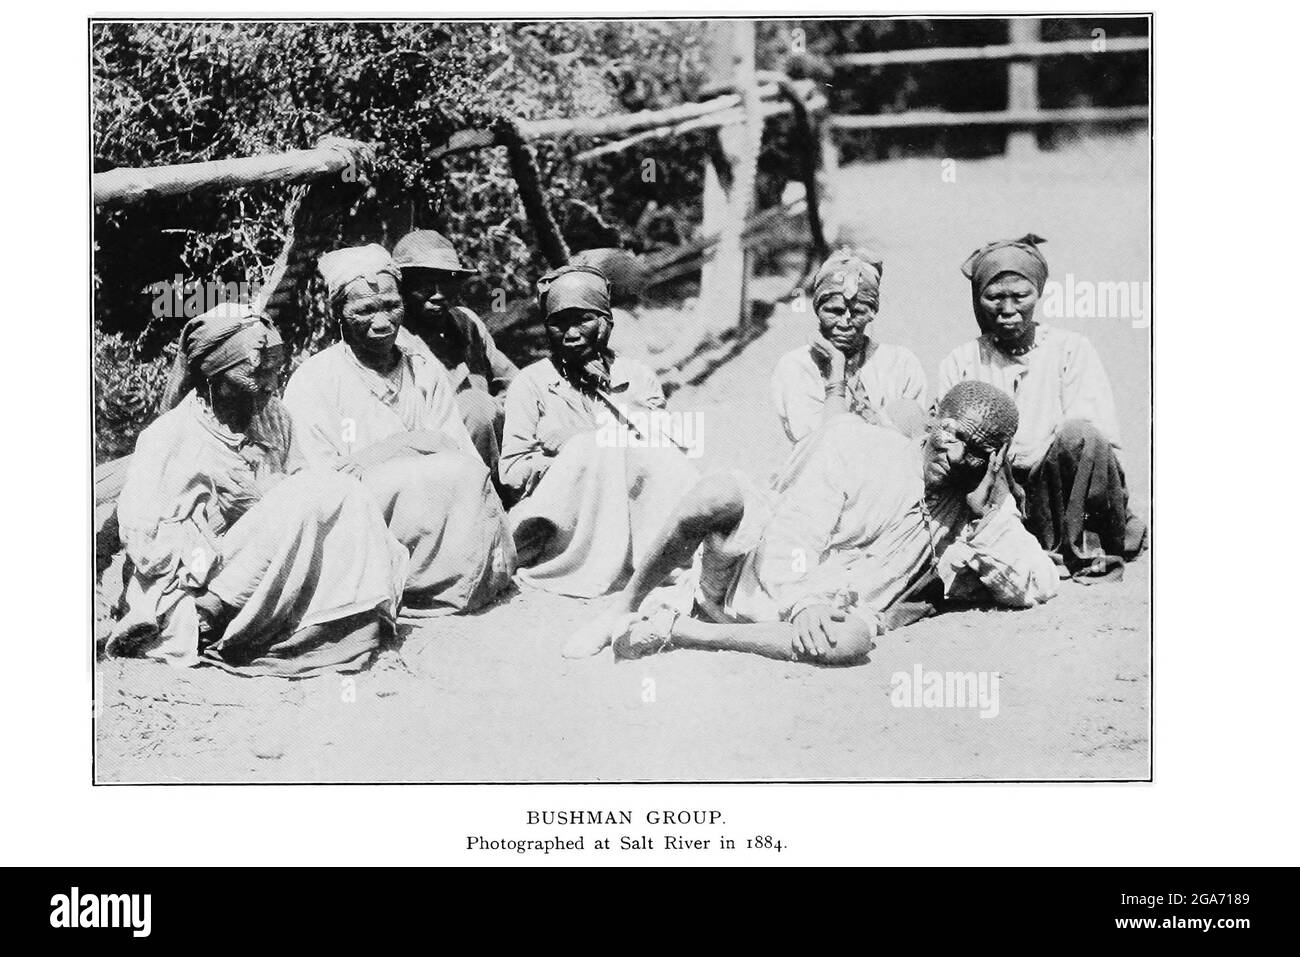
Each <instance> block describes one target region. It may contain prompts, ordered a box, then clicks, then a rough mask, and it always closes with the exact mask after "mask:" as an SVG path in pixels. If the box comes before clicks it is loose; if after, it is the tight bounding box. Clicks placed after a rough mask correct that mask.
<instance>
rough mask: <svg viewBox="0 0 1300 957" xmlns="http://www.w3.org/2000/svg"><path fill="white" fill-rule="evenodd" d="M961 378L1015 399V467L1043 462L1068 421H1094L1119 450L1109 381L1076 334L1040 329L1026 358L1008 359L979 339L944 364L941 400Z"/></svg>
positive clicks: (986, 339) (984, 338) (1089, 345)
mask: <svg viewBox="0 0 1300 957" xmlns="http://www.w3.org/2000/svg"><path fill="white" fill-rule="evenodd" d="M963 379H978V380H980V381H981V382H987V383H989V384H990V385H994V386H997V387H998V388H999V389H1001V390H1002V391H1003V392H1005V393H1006V394H1007V395H1009V396H1011V397H1012V398H1013V399H1015V402H1016V409H1017V410H1018V411H1019V412H1020V428H1019V429H1018V430H1017V431H1016V437H1015V440H1014V441H1012V443H1011V463H1012V465H1014V466H1016V467H1017V468H1023V469H1032V468H1033V467H1034V466H1036V465H1037V464H1038V463H1039V462H1041V461H1042V460H1043V457H1044V456H1045V455H1046V454H1047V449H1048V447H1049V446H1050V445H1051V444H1052V440H1053V439H1054V438H1055V436H1056V433H1057V430H1058V429H1059V428H1060V427H1061V425H1062V424H1063V423H1065V422H1066V421H1067V420H1069V419H1084V420H1086V421H1088V422H1091V423H1092V424H1093V425H1094V426H1096V427H1097V430H1098V431H1099V432H1101V434H1102V435H1104V436H1105V437H1106V438H1107V440H1108V441H1109V442H1110V444H1111V446H1112V447H1114V448H1115V449H1116V451H1117V452H1118V450H1119V447H1120V433H1119V424H1118V420H1117V419H1116V416H1115V398H1114V396H1113V395H1112V394H1111V389H1110V379H1109V378H1107V376H1106V370H1105V369H1104V368H1102V365H1101V360H1100V359H1099V358H1098V357H1097V351H1096V349H1094V348H1093V346H1092V343H1090V342H1089V341H1088V340H1087V339H1085V338H1084V337H1083V336H1081V335H1079V334H1078V333H1077V332H1070V331H1068V330H1066V329H1057V328H1055V327H1053V326H1046V325H1039V326H1038V328H1037V329H1036V330H1035V334H1034V347H1033V348H1032V349H1030V350H1029V351H1028V352H1027V353H1025V354H1024V355H1023V356H1009V355H1007V354H1006V353H1005V352H1003V351H1002V350H1001V349H999V348H998V347H997V346H996V345H994V344H993V339H992V337H990V336H980V337H979V338H978V339H975V340H972V341H971V342H968V343H966V344H965V345H962V346H959V347H957V348H956V349H954V350H953V351H952V352H951V353H949V354H948V357H947V358H946V359H944V360H943V362H942V363H940V365H939V384H938V393H937V394H938V396H939V398H943V396H944V395H945V394H946V393H947V391H948V390H949V389H951V388H952V387H953V386H954V385H956V384H957V383H958V382H960V381H962V380H963Z"/></svg>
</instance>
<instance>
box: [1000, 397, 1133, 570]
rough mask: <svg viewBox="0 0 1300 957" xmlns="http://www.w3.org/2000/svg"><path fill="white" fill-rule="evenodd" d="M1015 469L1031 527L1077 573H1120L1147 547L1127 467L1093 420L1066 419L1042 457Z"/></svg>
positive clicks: (1014, 472) (1039, 539)
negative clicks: (1031, 465)
mask: <svg viewBox="0 0 1300 957" xmlns="http://www.w3.org/2000/svg"><path fill="white" fill-rule="evenodd" d="M1013 474H1014V476H1015V479H1016V482H1017V483H1018V484H1019V485H1020V488H1021V490H1022V491H1023V493H1024V503H1023V504H1024V512H1025V525H1026V527H1027V528H1028V529H1029V531H1030V532H1032V533H1033V535H1034V536H1035V537H1036V538H1037V539H1038V541H1039V543H1040V544H1041V545H1042V546H1043V548H1044V550H1046V551H1047V552H1049V553H1050V554H1051V555H1052V557H1053V558H1055V559H1056V560H1057V561H1059V562H1061V563H1062V564H1063V565H1064V566H1065V568H1066V570H1067V571H1068V572H1069V573H1070V574H1071V575H1077V576H1091V575H1108V574H1112V573H1116V572H1117V571H1118V570H1119V569H1120V568H1122V567H1123V563H1124V561H1125V560H1126V559H1129V558H1133V557H1135V556H1136V555H1137V554H1138V553H1140V552H1141V551H1142V550H1143V549H1144V548H1145V547H1146V541H1147V528H1146V525H1145V524H1144V523H1143V522H1142V521H1141V520H1140V519H1139V518H1138V517H1137V516H1135V515H1133V513H1132V512H1130V511H1129V508H1128V488H1127V486H1126V485H1125V483H1124V471H1123V469H1121V468H1120V465H1119V460H1118V459H1116V457H1115V451H1114V449H1113V448H1111V445H1110V442H1109V441H1108V440H1107V439H1106V437H1105V436H1103V435H1102V434H1101V433H1100V432H1099V431H1097V428H1096V426H1094V425H1093V424H1092V423H1091V422H1087V421H1084V420H1082V419H1071V420H1070V421H1068V422H1066V423H1065V424H1064V425H1062V426H1061V429H1060V431H1059V432H1058V433H1057V436H1056V438H1055V440H1054V441H1053V442H1052V445H1051V447H1050V448H1049V449H1048V450H1047V454H1046V455H1045V456H1044V457H1043V460H1042V461H1041V462H1039V463H1038V464H1037V465H1036V466H1034V468H1033V469H1029V470H1026V469H1013Z"/></svg>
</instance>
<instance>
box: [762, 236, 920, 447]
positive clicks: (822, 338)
mask: <svg viewBox="0 0 1300 957" xmlns="http://www.w3.org/2000/svg"><path fill="white" fill-rule="evenodd" d="M882 273H883V265H882V264H881V262H880V261H879V260H878V259H876V258H875V257H873V256H871V255H870V254H869V253H866V252H853V251H850V250H848V249H843V250H840V251H838V252H835V253H832V254H831V256H830V257H829V258H828V259H827V260H826V262H824V263H823V264H822V266H821V268H820V269H818V270H817V273H816V275H815V276H814V278H813V287H812V305H813V310H814V311H815V312H816V314H817V325H818V328H817V330H816V331H815V332H814V333H813V336H812V340H811V342H810V343H809V344H808V345H804V346H799V347H798V348H796V349H793V350H791V351H790V352H787V353H786V354H785V355H784V356H782V357H781V358H780V359H779V360H778V361H777V364H776V369H775V370H774V371H773V373H772V398H773V401H774V402H775V403H776V411H777V416H778V417H779V418H780V420H781V427H782V428H783V429H784V430H785V434H786V437H787V438H788V439H789V440H790V441H791V442H798V441H799V440H801V439H803V438H804V437H805V436H807V435H809V434H811V433H812V432H813V431H814V430H815V429H816V428H817V427H818V426H819V425H821V423H822V421H823V420H824V419H825V418H827V417H829V416H831V415H835V414H836V413H838V412H854V413H856V414H858V415H860V416H862V417H863V418H864V419H866V420H867V421H868V422H877V423H883V424H894V423H893V422H892V420H891V419H890V418H889V413H888V411H887V410H890V409H896V408H897V407H898V404H899V403H903V402H910V403H914V404H915V405H916V406H917V407H918V408H923V407H924V405H925V402H926V396H925V392H926V381H925V370H924V369H922V368H921V363H920V360H918V359H917V358H916V356H915V355H913V354H912V352H911V350H910V349H906V348H904V347H903V346H896V345H891V344H889V343H885V342H880V341H879V340H877V339H875V338H873V337H871V336H869V335H868V334H867V327H868V326H870V325H871V323H872V322H874V321H875V318H876V312H877V310H878V309H879V308H880V278H881V275H882Z"/></svg>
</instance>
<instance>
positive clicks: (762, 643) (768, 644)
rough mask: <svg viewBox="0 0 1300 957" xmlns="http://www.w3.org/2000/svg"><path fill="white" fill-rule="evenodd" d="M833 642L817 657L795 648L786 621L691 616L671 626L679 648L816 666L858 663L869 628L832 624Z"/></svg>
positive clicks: (864, 653) (852, 623)
mask: <svg viewBox="0 0 1300 957" xmlns="http://www.w3.org/2000/svg"><path fill="white" fill-rule="evenodd" d="M832 631H833V632H834V634H833V636H832V637H833V638H834V639H835V643H834V644H833V645H831V646H830V648H829V649H828V650H827V652H826V654H825V655H823V656H822V657H820V658H809V657H807V656H805V655H802V654H798V653H796V652H795V650H794V626H793V625H792V624H790V623H789V622H788V621H774V622H759V623H757V624H713V623H710V622H707V621H698V620H696V619H694V618H686V617H682V618H678V619H677V622H676V623H675V624H674V625H673V633H672V643H673V645H674V646H676V647H678V648H698V649H702V650H707V651H743V652H747V653H749V654H754V655H762V656H763V657H764V658H775V659H777V660H778V661H805V662H808V663H809V664H816V665H832V666H837V665H858V664H862V663H864V662H865V661H866V660H867V657H868V655H869V654H870V653H871V650H872V649H873V648H875V644H874V643H873V642H872V640H871V637H872V629H871V627H870V626H869V625H867V624H866V623H865V622H855V621H853V619H851V618H850V619H849V620H848V621H845V622H836V623H835V624H834V625H832Z"/></svg>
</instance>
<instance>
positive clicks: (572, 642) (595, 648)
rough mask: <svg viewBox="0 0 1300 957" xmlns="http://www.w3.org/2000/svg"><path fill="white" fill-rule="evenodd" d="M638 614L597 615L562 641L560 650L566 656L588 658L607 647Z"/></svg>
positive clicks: (608, 613) (615, 613)
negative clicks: (561, 649) (562, 648)
mask: <svg viewBox="0 0 1300 957" xmlns="http://www.w3.org/2000/svg"><path fill="white" fill-rule="evenodd" d="M639 617H640V616H639V615H635V614H631V615H629V614H619V613H617V612H614V613H610V612H607V613H605V614H603V615H599V616H598V617H597V618H596V620H595V621H592V622H589V623H588V624H585V625H583V626H582V627H581V628H579V629H578V630H577V631H575V632H574V633H573V634H572V636H570V638H569V640H568V641H566V642H565V643H564V651H563V652H562V653H563V655H564V657H566V658H590V657H591V656H592V655H598V654H600V653H601V652H602V651H604V650H605V648H607V647H608V646H609V645H610V643H611V642H613V641H614V639H615V638H618V637H619V636H621V635H622V634H623V633H624V632H626V631H627V630H628V628H630V627H631V626H632V623H633V622H635V621H636V620H637V619H638V618H639Z"/></svg>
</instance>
